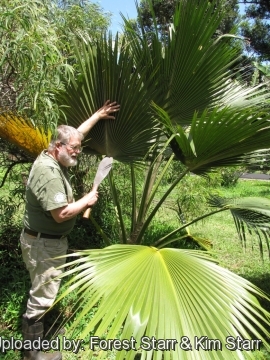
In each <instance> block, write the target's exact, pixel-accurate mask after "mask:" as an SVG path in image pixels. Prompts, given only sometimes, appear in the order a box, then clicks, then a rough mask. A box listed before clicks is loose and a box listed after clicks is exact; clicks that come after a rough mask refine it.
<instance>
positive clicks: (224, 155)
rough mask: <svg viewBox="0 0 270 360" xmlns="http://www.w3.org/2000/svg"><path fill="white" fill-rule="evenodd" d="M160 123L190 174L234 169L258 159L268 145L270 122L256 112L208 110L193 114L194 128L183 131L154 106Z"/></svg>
mask: <svg viewBox="0 0 270 360" xmlns="http://www.w3.org/2000/svg"><path fill="white" fill-rule="evenodd" d="M154 108H155V109H156V112H157V114H158V116H159V121H160V122H162V123H163V125H164V126H165V128H166V133H167V136H171V137H170V144H171V147H172V149H173V151H174V152H175V154H176V156H177V158H178V159H179V160H180V161H182V162H183V163H184V164H185V165H186V166H187V167H188V168H189V170H190V171H192V172H193V173H196V174H203V173H206V172H207V171H209V170H211V169H213V168H217V167H220V166H232V165H237V164H243V163H247V162H248V158H249V156H248V155H247V153H250V157H251V158H252V160H253V161H254V160H256V156H257V158H258V159H259V157H260V154H259V153H251V152H253V151H255V150H258V149H261V148H264V147H265V148H266V147H267V146H269V136H270V123H269V121H268V120H266V119H265V114H261V115H262V116H260V114H259V113H258V111H256V112H254V109H252V110H251V109H248V108H247V109H246V110H243V111H242V112H238V111H235V109H233V108H225V109H215V110H212V111H205V112H203V113H202V114H201V116H198V115H197V114H194V116H193V119H192V122H191V126H190V127H189V128H188V129H183V128H182V127H181V126H173V125H172V121H171V119H170V118H169V116H168V114H167V113H166V112H165V111H164V110H162V109H161V108H158V107H157V106H154Z"/></svg>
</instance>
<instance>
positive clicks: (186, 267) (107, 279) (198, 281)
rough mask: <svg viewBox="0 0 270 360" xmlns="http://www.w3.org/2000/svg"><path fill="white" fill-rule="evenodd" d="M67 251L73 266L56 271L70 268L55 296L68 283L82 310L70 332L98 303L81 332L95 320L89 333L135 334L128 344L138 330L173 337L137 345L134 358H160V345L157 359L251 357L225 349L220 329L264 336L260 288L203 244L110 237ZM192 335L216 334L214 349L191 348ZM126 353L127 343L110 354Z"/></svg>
mask: <svg viewBox="0 0 270 360" xmlns="http://www.w3.org/2000/svg"><path fill="white" fill-rule="evenodd" d="M75 255H79V256H80V258H79V259H78V260H75V261H74V262H73V264H74V263H75V264H77V265H78V267H77V268H75V269H73V270H70V271H68V272H67V273H66V274H65V275H64V276H66V275H68V274H70V273H72V272H73V273H74V272H78V273H77V274H76V275H75V276H74V277H73V279H72V280H71V281H70V283H69V288H68V290H67V291H66V292H65V293H64V294H63V295H62V296H66V295H67V294H68V293H70V292H73V291H75V290H76V291H77V292H78V293H79V294H80V299H79V301H78V303H79V304H80V306H81V309H83V310H82V312H81V314H80V315H78V316H77V318H76V320H75V321H74V322H73V323H72V325H71V328H70V329H69V331H70V332H72V331H74V330H76V327H77V325H78V323H79V322H80V321H81V319H82V318H83V317H84V316H85V314H87V313H89V311H90V310H91V309H92V308H93V307H94V306H95V305H96V304H97V303H99V306H98V310H97V312H96V313H95V315H94V317H93V318H92V320H91V321H90V323H88V324H87V325H86V327H85V329H84V331H83V333H82V334H81V336H82V337H85V336H89V334H90V331H91V330H93V329H94V328H95V327H96V326H97V327H96V329H95V336H98V337H104V336H105V337H106V339H114V338H116V337H117V335H118V334H119V331H120V332H121V338H122V339H131V338H132V337H133V338H134V339H135V340H136V350H137V349H139V347H140V344H141V339H142V337H143V336H147V337H149V338H150V339H151V338H152V337H154V338H155V339H176V341H177V345H176V346H175V349H174V350H172V351H162V350H160V349H159V350H160V351H147V350H146V349H143V350H142V354H143V356H142V359H148V360H150V359H161V357H162V353H163V355H164V359H200V360H201V359H226V360H227V359H244V358H245V359H248V358H253V353H252V352H250V351H244V352H243V351H239V350H236V351H230V350H228V349H226V346H225V345H226V337H228V336H232V337H234V338H237V336H241V337H243V338H245V339H249V338H250V337H252V338H258V339H262V336H263V334H264V335H266V336H269V333H268V332H267V330H266V329H265V326H266V325H267V324H269V315H270V314H268V313H267V312H266V311H263V310H262V309H261V308H260V305H259V303H258V301H257V299H256V297H255V296H259V295H260V296H264V295H263V294H262V292H261V291H260V290H259V289H258V288H256V287H255V286H254V285H252V284H251V283H250V282H248V281H247V280H245V279H243V278H241V277H239V276H237V275H235V274H234V273H232V272H230V271H228V270H226V269H223V268H222V267H219V266H218V265H217V264H215V263H214V262H213V261H211V259H210V257H209V256H208V255H207V254H206V253H205V252H201V251H192V250H191V251H188V250H179V249H169V248H164V249H161V250H158V249H157V248H154V247H146V246H141V245H113V246H110V247H107V248H104V249H101V250H86V251H80V252H78V253H77V254H75ZM71 263H72V262H71ZM71 263H70V264H71ZM97 324H98V325H97ZM122 326H123V328H122ZM104 334H106V335H104ZM70 335H71V334H70ZM183 336H185V337H187V338H188V339H189V340H190V345H191V347H192V351H185V350H183V349H181V348H180V346H179V344H180V343H181V338H182V337H183ZM195 336H197V337H198V338H200V337H201V336H207V337H208V338H209V339H219V340H220V343H219V346H220V348H222V351H219V350H218V349H216V351H203V350H202V348H201V351H199V348H197V349H196V348H195V346H194V341H195ZM182 340H183V339H182ZM264 343H265V345H266V346H268V345H267V344H266V341H264ZM204 345H205V344H204ZM134 355H135V351H128V352H127V353H126V354H125V352H124V351H122V352H121V351H117V356H116V358H117V359H124V358H125V359H127V360H128V359H133V358H134ZM152 356H153V358H152ZM105 357H106V354H105Z"/></svg>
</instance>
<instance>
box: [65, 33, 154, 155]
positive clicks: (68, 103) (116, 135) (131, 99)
mask: <svg viewBox="0 0 270 360" xmlns="http://www.w3.org/2000/svg"><path fill="white" fill-rule="evenodd" d="M77 61H78V64H77V65H78V74H79V75H78V74H77V75H76V76H75V77H74V78H73V79H72V82H71V84H70V86H69V87H68V88H67V90H66V92H65V93H62V94H61V95H60V96H59V99H60V100H61V104H62V105H63V106H64V107H63V110H64V112H65V115H66V117H67V122H68V123H69V124H70V125H73V126H75V127H78V126H79V125H80V124H81V122H82V121H84V120H85V119H87V118H88V117H90V115H91V114H93V113H94V112H95V111H96V110H97V109H98V108H100V107H101V106H102V105H103V103H104V102H105V101H106V100H107V99H111V100H117V102H118V103H120V104H121V110H120V111H119V113H117V114H116V119H115V121H114V120H113V121H112V120H101V121H99V122H98V123H97V124H96V125H95V126H94V128H93V129H92V130H91V131H90V133H89V136H88V137H87V138H86V141H85V151H86V152H92V153H96V154H106V155H108V156H111V157H113V158H115V159H117V160H124V161H132V160H134V159H137V158H142V157H144V156H145V154H146V153H147V151H148V150H149V149H150V147H151V146H152V145H153V142H155V140H156V138H157V136H158V135H159V133H160V132H159V130H158V128H157V127H156V124H157V123H156V122H155V119H154V118H153V117H152V116H151V115H149V111H150V99H151V97H152V92H151V91H150V90H149V89H148V91H146V88H145V87H144V84H143V80H142V77H140V76H138V75H137V74H136V73H135V74H133V73H132V68H133V60H132V56H131V55H130V50H129V47H128V46H127V45H126V44H125V43H124V42H122V44H121V45H120V44H119V43H118V39H117V38H116V40H115V41H113V40H112V36H111V35H109V38H108V39H107V37H106V36H104V38H103V39H100V41H98V42H97V45H96V46H94V45H92V44H91V42H90V41H86V42H82V43H81V44H80V50H79V49H77ZM153 91H154V89H153Z"/></svg>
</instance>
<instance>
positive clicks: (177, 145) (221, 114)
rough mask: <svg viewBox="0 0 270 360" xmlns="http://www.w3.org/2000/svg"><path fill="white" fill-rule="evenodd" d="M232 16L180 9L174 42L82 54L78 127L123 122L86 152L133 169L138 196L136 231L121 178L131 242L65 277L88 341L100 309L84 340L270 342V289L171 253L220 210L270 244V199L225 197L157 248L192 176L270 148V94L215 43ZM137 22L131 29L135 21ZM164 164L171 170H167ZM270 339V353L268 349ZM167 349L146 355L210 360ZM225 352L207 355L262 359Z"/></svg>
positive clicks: (198, 254)
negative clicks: (159, 221)
mask: <svg viewBox="0 0 270 360" xmlns="http://www.w3.org/2000/svg"><path fill="white" fill-rule="evenodd" d="M223 16H224V14H223V11H222V8H220V7H219V5H218V3H216V2H206V1H204V0H199V1H198V0H189V1H187V2H182V3H181V4H180V5H179V7H177V8H176V10H175V14H174V17H173V19H174V20H173V23H172V25H171V27H170V29H169V30H170V31H169V32H168V37H167V41H166V42H164V41H163V40H162V39H161V38H160V36H159V29H158V26H157V25H156V26H155V27H154V31H153V35H152V37H151V43H149V39H148V38H146V37H144V36H143V35H140V34H138V33H137V32H134V31H133V29H132V27H131V28H130V32H129V31H127V32H126V33H125V34H124V36H123V39H122V41H121V44H119V43H118V38H117V37H116V39H115V41H113V39H112V37H111V36H109V37H107V36H106V34H105V35H104V37H102V38H101V39H100V40H99V41H98V42H97V44H96V45H95V46H93V44H92V43H91V41H87V39H83V40H82V42H81V43H80V44H79V46H78V47H77V49H80V50H79V51H77V52H76V59H77V69H78V73H77V74H75V76H74V77H73V78H72V79H71V82H70V84H69V85H67V88H66V91H65V92H63V93H62V96H61V97H60V102H61V104H63V105H65V107H64V109H63V110H64V111H65V116H66V118H67V121H68V123H69V124H71V125H74V126H77V125H78V124H79V123H81V121H82V120H83V119H85V118H86V117H88V116H89V114H91V113H92V112H93V110H94V109H96V108H98V107H100V106H101V104H103V102H104V101H105V100H106V99H111V100H117V101H118V102H119V103H120V104H121V110H120V112H119V113H117V115H116V120H115V121H106V120H104V121H101V122H99V123H98V124H97V125H96V126H95V127H94V128H93V129H92V130H91V132H90V134H89V137H88V138H87V139H86V141H87V142H86V147H85V149H86V151H88V152H92V153H96V154H100V155H108V156H112V157H114V159H115V160H118V161H121V162H125V163H127V164H129V163H130V165H127V166H130V177H131V192H132V195H133V196H132V204H131V206H130V208H131V211H130V214H131V216H130V218H131V219H130V221H129V222H128V223H125V219H124V216H123V211H124V208H123V207H122V206H121V204H120V202H119V198H118V196H117V178H116V176H115V175H114V173H113V170H112V171H111V172H110V174H109V181H110V186H111V191H112V195H113V199H114V205H115V209H116V217H117V221H118V222H119V229H120V234H121V235H120V236H119V244H117V245H110V244H111V243H112V239H110V237H109V236H107V235H106V234H103V236H104V241H105V242H106V243H107V244H108V245H109V246H108V247H106V248H104V249H99V250H86V251H81V252H77V253H75V254H72V256H75V257H76V256H79V258H78V259H75V260H74V261H71V262H69V265H77V267H75V268H74V267H73V266H72V267H70V268H69V270H68V271H67V272H66V273H65V275H64V276H67V275H70V274H75V275H74V276H73V278H72V279H71V280H70V282H69V283H68V289H67V291H66V292H65V293H64V294H63V295H62V297H64V296H65V295H67V294H68V293H70V292H73V291H75V290H76V291H77V292H78V294H79V299H78V302H77V304H76V305H77V306H78V308H79V309H80V310H81V313H80V314H79V315H77V317H76V320H75V321H74V323H73V324H72V325H71V328H70V329H69V331H70V332H73V331H75V334H76V326H77V324H78V323H79V321H80V319H82V318H83V317H84V316H85V314H86V313H88V312H90V311H91V309H92V308H93V307H94V306H95V305H96V304H99V306H98V309H97V311H96V312H95V314H94V315H93V318H92V320H91V321H90V323H89V324H87V326H86V327H85V329H84V330H83V331H82V334H80V336H81V338H84V336H88V335H89V333H90V331H92V330H94V334H95V335H96V336H97V337H103V336H105V337H106V339H113V338H115V337H116V336H117V334H119V332H120V331H121V336H122V339H131V337H133V338H134V340H135V343H136V344H137V345H138V344H140V339H141V338H142V337H143V336H145V337H148V338H149V339H151V338H152V337H154V338H156V339H176V340H177V341H180V339H181V337H182V336H185V337H186V339H187V340H189V339H193V338H194V336H195V335H198V334H199V335H201V334H203V335H205V336H207V337H208V338H209V339H221V340H223V341H224V339H226V337H227V336H229V335H231V336H233V337H234V338H237V337H238V336H239V337H241V338H247V339H248V338H252V336H253V337H255V338H262V336H263V334H264V335H265V336H266V337H267V336H269V333H268V331H267V326H269V313H267V311H265V310H263V309H262V308H261V307H260V305H259V303H258V301H257V299H256V297H257V296H265V295H263V294H262V292H260V291H259V290H258V289H257V288H256V287H255V286H253V285H252V284H251V283H249V282H247V281H246V280H244V279H242V278H241V277H238V276H236V275H235V274H233V273H231V272H229V271H227V270H225V269H223V268H221V267H219V266H218V265H216V264H214V263H213V261H212V259H211V257H210V256H208V255H207V253H206V252H202V251H186V250H180V249H174V248H168V247H167V246H168V244H171V243H173V242H174V241H176V240H181V239H183V238H186V237H187V235H188V236H190V237H193V238H194V240H197V241H198V242H199V243H201V244H203V243H206V241H202V240H203V239H196V237H195V236H192V234H190V233H189V231H188V230H187V228H188V226H189V225H190V224H191V223H193V222H196V221H198V220H199V219H202V218H203V217H207V216H210V215H212V214H213V213H217V212H219V211H231V213H232V215H233V217H234V219H235V221H236V225H237V229H238V231H239V233H240V234H242V235H243V234H244V229H245V226H246V229H248V230H252V229H253V230H255V232H257V234H258V235H261V236H263V237H264V239H265V241H266V243H267V244H268V240H269V220H270V213H269V205H270V204H269V201H267V200H266V199H253V198H252V199H243V200H236V201H228V200H226V199H220V198H217V197H213V198H211V200H210V204H211V206H213V208H214V210H213V211H212V212H211V213H209V214H205V215H203V216H201V217H199V218H196V219H194V220H192V221H190V222H189V223H186V224H183V225H182V226H180V227H179V228H177V229H175V230H174V231H172V232H171V233H169V234H164V236H161V237H160V238H159V239H158V240H157V241H156V242H155V244H148V242H147V241H148V239H147V228H148V226H149V224H150V223H151V221H152V219H153V217H154V216H155V214H156V213H157V211H158V209H159V208H160V206H161V204H162V203H163V202H164V201H165V199H166V198H167V196H168V195H169V194H170V193H171V191H172V190H173V189H174V187H175V186H176V184H178V183H179V181H181V179H183V178H184V177H185V176H186V175H187V174H188V173H189V172H193V173H195V174H198V175H201V176H206V175H207V174H208V173H209V172H210V171H211V170H212V169H214V168H217V167H219V166H230V165H240V164H245V162H247V161H248V159H249V158H250V156H253V157H254V156H255V155H254V151H256V150H259V149H262V148H267V146H268V143H269V131H270V129H269V122H268V113H269V92H268V91H267V90H266V89H265V88H264V87H262V86H257V87H248V86H247V85H245V84H243V83H241V82H240V81H239V79H236V78H235V77H233V76H232V75H234V73H233V71H232V70H231V69H232V64H233V63H234V62H235V61H236V59H237V56H238V50H237V49H235V48H234V47H232V46H231V41H233V40H234V35H233V34H230V36H219V37H213V35H214V34H215V33H216V30H217V28H218V27H219V25H220V23H221V21H222V19H223ZM125 25H126V29H127V30H128V29H129V22H128V21H127V20H126V22H125ZM142 34H143V32H142ZM81 50H83V52H81ZM134 69H135V71H134ZM262 104H263V105H264V106H262ZM170 146H171V149H170ZM250 154H252V155H250ZM175 158H177V159H178V161H181V163H182V164H183V170H181V172H180V173H179V174H177V177H176V179H175V180H174V181H173V183H172V184H170V185H169V187H168V189H167V190H166V191H165V193H163V195H162V196H161V198H160V199H159V200H158V201H157V202H153V200H154V197H155V195H156V194H157V189H158V187H159V185H160V183H161V181H162V177H163V175H164V173H165V172H166V169H167V166H169V164H170V163H171V162H172V161H175V160H174V159H175ZM143 160H145V161H146V164H147V172H146V176H145V183H144V187H143V189H142V191H140V192H139V189H138V187H136V172H135V171H134V167H135V165H136V163H141V162H142V161H143ZM162 162H163V164H164V167H163V169H162V171H160V172H158V169H159V167H160V164H161V163H162ZM92 221H94V220H93V219H92ZM259 238H260V236H259ZM113 240H115V239H113ZM259 241H260V240H259ZM148 245H151V246H148ZM62 297H60V299H61V298H62ZM60 299H59V300H60ZM165 314H166V315H165ZM104 334H105V335H104ZM73 335H74V333H73ZM262 341H263V343H264V344H265V346H266V348H267V349H269V344H267V341H266V340H262ZM157 350H160V351H153V349H151V350H150V351H146V349H143V351H142V357H143V358H144V359H145V358H146V359H152V358H153V359H159V358H161V357H162V356H164V358H165V359H179V358H180V356H181V358H183V359H188V358H190V357H192V358H195V359H201V358H202V352H195V351H193V352H192V354H190V353H189V352H188V351H181V348H180V347H179V346H178V347H177V348H176V349H175V351H165V350H164V349H163V350H164V351H162V349H157ZM193 350H194V349H193ZM222 350H223V351H222V352H220V353H217V354H215V353H214V355H213V353H210V352H205V353H203V357H204V358H205V359H207V358H212V357H214V358H215V357H216V358H224V359H239V358H240V359H243V358H253V353H250V352H248V351H246V352H242V351H241V350H239V349H238V350H236V351H235V352H232V351H228V349H226V348H224V347H223V348H222ZM134 356H135V350H134V349H131V351H128V352H126V353H125V352H124V351H122V352H119V353H118V354H117V359H123V358H125V359H132V358H133V357H134Z"/></svg>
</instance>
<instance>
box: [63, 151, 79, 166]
mask: <svg viewBox="0 0 270 360" xmlns="http://www.w3.org/2000/svg"><path fill="white" fill-rule="evenodd" d="M58 160H59V162H60V163H61V164H62V165H63V166H65V167H69V166H76V165H77V163H78V160H77V158H73V157H71V156H70V155H69V154H65V153H63V152H62V153H59V155H58Z"/></svg>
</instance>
